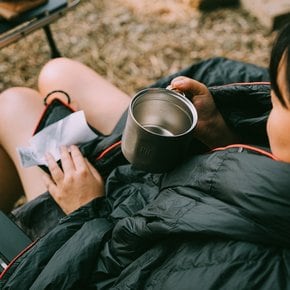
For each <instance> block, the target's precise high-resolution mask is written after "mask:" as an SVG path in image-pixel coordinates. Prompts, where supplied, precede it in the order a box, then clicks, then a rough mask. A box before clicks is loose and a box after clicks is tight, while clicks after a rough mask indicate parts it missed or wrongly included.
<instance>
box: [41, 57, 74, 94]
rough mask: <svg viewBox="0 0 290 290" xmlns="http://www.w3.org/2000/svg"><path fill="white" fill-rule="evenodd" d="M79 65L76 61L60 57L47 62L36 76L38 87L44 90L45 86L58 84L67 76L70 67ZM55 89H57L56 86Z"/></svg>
mask: <svg viewBox="0 0 290 290" xmlns="http://www.w3.org/2000/svg"><path fill="white" fill-rule="evenodd" d="M76 65H79V63H78V62H77V61H74V60H72V59H69V58H65V57H60V58H55V59H52V60H50V61H49V62H47V63H46V64H45V65H44V66H43V68H42V70H41V71H40V74H39V77H38V87H39V89H40V91H42V90H45V89H46V87H51V86H52V85H56V86H57V85H58V84H59V83H61V82H62V81H63V80H65V79H67V78H69V75H70V74H71V73H72V69H74V68H75V67H76ZM55 89H58V88H57V87H56V88H55Z"/></svg>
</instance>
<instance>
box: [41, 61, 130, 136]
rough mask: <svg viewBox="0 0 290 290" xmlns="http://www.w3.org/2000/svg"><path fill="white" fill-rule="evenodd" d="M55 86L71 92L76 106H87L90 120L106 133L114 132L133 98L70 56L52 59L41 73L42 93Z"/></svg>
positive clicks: (87, 115) (82, 108)
mask: <svg viewBox="0 0 290 290" xmlns="http://www.w3.org/2000/svg"><path fill="white" fill-rule="evenodd" d="M53 90H63V91H65V92H66V93H68V94H69V95H70V97H71V99H72V101H73V103H75V104H76V106H77V109H79V110H84V112H85V115H86V118H87V121H88V123H89V124H90V125H92V126H93V127H95V128H96V129H97V130H98V131H100V132H102V133H103V134H109V133H111V131H112V129H113V128H114V127H115V125H116V123H117V122H118V120H119V118H120V117H121V115H122V114H123V112H124V111H125V110H126V108H127V107H128V105H129V102H130V98H129V96H128V95H127V94H126V93H124V92H122V91H121V90H119V89H118V88H116V87H115V86H114V85H112V84H111V83H109V82H108V81H107V80H105V79H104V78H103V77H101V76H100V75H98V74H97V73H96V72H95V71H93V70H92V69H90V68H89V67H87V66H85V65H83V64H81V63H80V62H77V61H74V60H71V59H67V58H57V59H54V60H51V61H50V62H48V63H47V64H46V65H45V66H44V68H43V69H42V71H41V73H40V76H39V91H40V93H41V95H42V97H45V96H46V95H47V94H48V93H49V92H51V91H53ZM59 96H60V97H61V98H62V97H63V96H62V95H61V94H60V95H59Z"/></svg>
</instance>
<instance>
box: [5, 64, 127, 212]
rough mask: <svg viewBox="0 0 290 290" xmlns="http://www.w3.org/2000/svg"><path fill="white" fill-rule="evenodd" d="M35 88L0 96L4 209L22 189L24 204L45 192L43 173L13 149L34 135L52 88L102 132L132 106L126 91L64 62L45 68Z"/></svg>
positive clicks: (13, 90)
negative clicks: (68, 98) (24, 164)
mask: <svg viewBox="0 0 290 290" xmlns="http://www.w3.org/2000/svg"><path fill="white" fill-rule="evenodd" d="M39 89H40V94H39V93H37V92H36V91H34V90H31V89H27V88H12V89H9V90H6V91H5V92H3V93H2V94H1V95H0V170H1V172H2V171H4V170H6V172H5V174H2V173H1V175H0V185H1V188H0V208H3V209H4V208H5V209H6V208H9V207H10V206H11V204H13V202H14V201H15V200H16V199H17V198H18V196H19V195H20V194H21V193H22V192H23V190H24V192H25V194H26V196H27V199H28V200H31V199H33V198H35V197H36V196H38V195H39V194H41V193H42V192H44V191H45V190H46V188H45V186H44V184H43V182H42V177H41V175H42V173H41V169H39V168H38V167H31V168H22V167H21V165H20V161H19V158H18V154H17V151H16V148H17V147H18V146H25V145H27V141H28V140H29V138H30V137H31V136H32V134H33V131H34V129H35V126H36V124H37V122H38V120H39V118H40V116H41V114H42V112H43V109H44V107H43V105H42V100H41V97H45V96H46V95H47V94H48V93H49V92H51V91H52V90H63V91H66V92H67V93H68V94H69V95H70V96H71V98H72V100H73V102H74V103H75V104H76V105H77V109H79V110H84V112H85V114H86V117H87V120H88V122H89V123H90V124H91V125H92V126H94V127H95V128H96V129H98V130H99V131H100V132H102V133H104V134H109V133H110V132H111V131H112V129H113V128H114V126H115V125H116V123H117V121H118V120H119V118H120V116H121V115H122V113H123V112H124V111H125V110H126V108H127V106H128V104H129V102H130V98H129V97H128V96H127V95H126V94H125V93H123V92H122V91H120V90H119V89H117V88H116V87H114V86H113V85H112V84H110V83H109V82H107V81H106V80H105V79H103V78H102V77H101V76H99V75H98V74H97V73H95V72H94V71H93V70H91V69H89V68H88V67H86V66H84V65H83V64H81V63H79V62H77V61H73V60H69V59H66V58H59V59H54V60H51V61H50V62H49V63H47V64H46V65H45V66H44V68H43V70H42V71H41V73H40V76H39ZM62 97H63V96H62V95H60V98H62ZM2 167H3V170H2ZM19 178H20V179H19ZM20 180H21V182H20ZM21 185H22V186H21Z"/></svg>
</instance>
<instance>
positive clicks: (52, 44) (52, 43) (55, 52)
mask: <svg viewBox="0 0 290 290" xmlns="http://www.w3.org/2000/svg"><path fill="white" fill-rule="evenodd" d="M43 29H44V32H45V35H46V38H47V41H48V44H49V47H50V51H51V58H56V57H60V56H61V54H60V52H59V50H58V48H57V46H56V44H55V41H54V39H53V36H52V32H51V30H50V27H49V25H45V26H44V27H43Z"/></svg>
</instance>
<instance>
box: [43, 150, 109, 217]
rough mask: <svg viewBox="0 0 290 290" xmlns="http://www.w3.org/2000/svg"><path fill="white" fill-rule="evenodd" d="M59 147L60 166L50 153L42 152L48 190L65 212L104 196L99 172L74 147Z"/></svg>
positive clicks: (67, 212)
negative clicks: (45, 162)
mask: <svg viewBox="0 0 290 290" xmlns="http://www.w3.org/2000/svg"><path fill="white" fill-rule="evenodd" d="M70 149H71V152H70V153H69V151H68V149H67V148H66V147H61V148H60V153H61V164H62V169H61V168H60V167H59V166H58V164H57V163H56V161H55V159H54V158H53V156H52V155H51V154H50V153H47V154H46V159H47V163H48V169H49V171H50V173H51V176H50V175H48V174H46V173H44V175H43V177H44V182H45V184H46V186H47V189H48V191H49V192H50V194H51V195H52V197H53V198H54V200H55V201H56V202H57V203H58V205H59V206H60V207H61V208H62V210H63V211H64V212H65V213H66V214H69V213H71V212H73V211H74V210H76V209H78V208H79V207H81V206H83V205H85V204H86V203H88V202H90V201H91V200H93V199H94V198H96V197H101V196H103V195H104V184H103V180H102V178H101V175H100V174H99V172H98V171H97V170H96V169H95V168H94V167H93V166H92V165H91V164H90V163H89V161H88V160H87V159H85V158H84V157H83V156H82V154H81V152H80V150H79V148H78V147H77V146H71V147H70Z"/></svg>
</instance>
